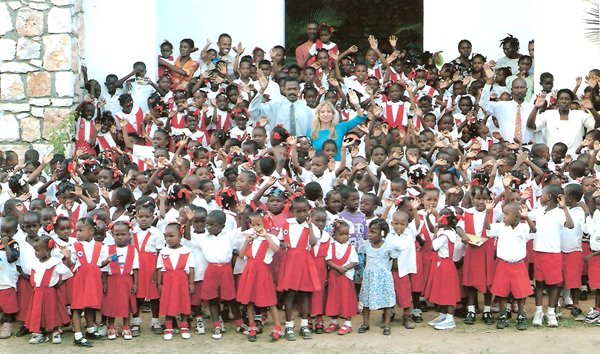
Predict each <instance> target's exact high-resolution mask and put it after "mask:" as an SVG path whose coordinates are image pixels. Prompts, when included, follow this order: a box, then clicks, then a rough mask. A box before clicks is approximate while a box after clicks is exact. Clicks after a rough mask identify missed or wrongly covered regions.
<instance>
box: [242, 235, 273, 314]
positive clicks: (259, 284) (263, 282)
mask: <svg viewBox="0 0 600 354" xmlns="http://www.w3.org/2000/svg"><path fill="white" fill-rule="evenodd" d="M266 237H269V238H270V239H271V240H272V241H273V242H275V243H278V240H277V237H276V236H274V235H270V234H267V235H266ZM273 254H274V252H273V250H272V249H271V248H270V247H269V242H268V241H267V240H266V239H264V238H255V239H254V240H252V241H251V242H250V244H249V245H248V247H247V248H246V253H245V254H244V255H243V257H244V258H245V259H246V260H247V263H246V266H245V267H244V271H243V272H242V275H241V276H240V278H239V282H238V289H237V297H236V299H237V301H238V302H239V303H242V304H245V305H246V304H249V303H253V304H254V305H256V306H258V307H267V306H274V305H276V304H277V293H276V291H275V284H274V283H273V277H272V275H271V271H270V269H269V264H271V262H272V261H273Z"/></svg>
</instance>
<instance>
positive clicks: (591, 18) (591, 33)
mask: <svg viewBox="0 0 600 354" xmlns="http://www.w3.org/2000/svg"><path fill="white" fill-rule="evenodd" d="M588 2H589V3H590V5H591V7H590V8H589V9H586V10H585V13H586V15H588V17H587V18H586V19H584V20H583V23H585V24H586V25H590V27H588V28H586V34H585V36H586V37H587V38H588V39H589V40H590V41H592V42H593V43H596V44H600V3H598V1H597V0H588Z"/></svg>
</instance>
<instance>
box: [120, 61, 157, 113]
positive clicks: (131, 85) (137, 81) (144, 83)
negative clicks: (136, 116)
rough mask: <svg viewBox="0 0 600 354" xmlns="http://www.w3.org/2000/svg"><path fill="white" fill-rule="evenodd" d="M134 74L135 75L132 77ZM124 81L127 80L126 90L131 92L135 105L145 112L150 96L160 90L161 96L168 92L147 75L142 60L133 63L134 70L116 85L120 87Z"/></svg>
mask: <svg viewBox="0 0 600 354" xmlns="http://www.w3.org/2000/svg"><path fill="white" fill-rule="evenodd" d="M134 75H135V77H134V78H131V77H132V76H134ZM124 82H127V84H126V86H125V90H126V91H127V92H128V93H129V94H131V97H132V98H133V102H134V103H135V105H136V106H139V107H140V108H141V109H142V111H143V112H144V113H146V112H148V97H149V96H150V95H151V94H153V93H154V91H158V93H160V95H161V96H164V95H166V94H167V93H166V92H164V91H163V90H161V88H160V87H158V86H157V85H156V84H155V83H154V82H153V81H152V80H151V79H150V78H149V77H147V76H146V64H144V63H143V62H141V61H138V62H135V63H134V64H133V70H132V71H131V72H130V73H129V74H127V75H126V76H125V77H122V78H121V79H120V80H119V81H117V83H116V84H115V86H116V87H120V86H122V85H123V83H124ZM118 111H120V110H117V111H116V112H118Z"/></svg>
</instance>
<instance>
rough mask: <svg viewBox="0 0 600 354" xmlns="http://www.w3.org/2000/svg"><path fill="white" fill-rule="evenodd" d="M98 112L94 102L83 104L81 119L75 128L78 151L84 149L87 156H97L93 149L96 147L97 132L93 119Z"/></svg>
mask: <svg viewBox="0 0 600 354" xmlns="http://www.w3.org/2000/svg"><path fill="white" fill-rule="evenodd" d="M95 112H96V107H94V104H93V103H92V102H83V103H82V105H81V109H80V112H79V119H78V120H77V125H76V126H75V128H76V129H75V136H76V143H75V148H76V149H83V150H85V152H86V153H87V154H91V155H96V151H95V150H94V149H93V148H92V147H93V146H95V145H96V135H97V131H96V128H95V126H94V122H92V119H93V118H94V114H95Z"/></svg>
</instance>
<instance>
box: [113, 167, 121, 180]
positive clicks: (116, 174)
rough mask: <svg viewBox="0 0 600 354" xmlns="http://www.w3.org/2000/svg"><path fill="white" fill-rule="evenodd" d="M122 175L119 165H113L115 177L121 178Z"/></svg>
mask: <svg viewBox="0 0 600 354" xmlns="http://www.w3.org/2000/svg"><path fill="white" fill-rule="evenodd" d="M120 175H121V171H120V170H119V169H118V168H117V166H115V167H113V179H117V178H119V176H120Z"/></svg>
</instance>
